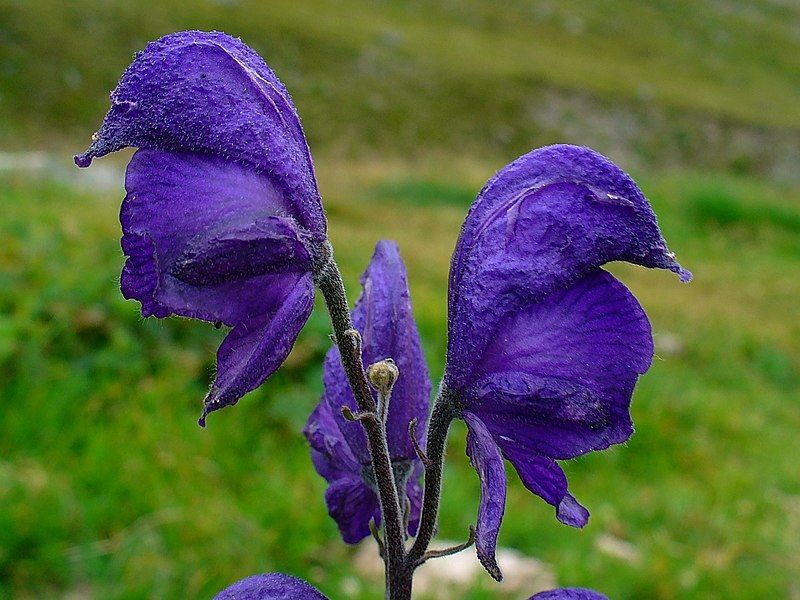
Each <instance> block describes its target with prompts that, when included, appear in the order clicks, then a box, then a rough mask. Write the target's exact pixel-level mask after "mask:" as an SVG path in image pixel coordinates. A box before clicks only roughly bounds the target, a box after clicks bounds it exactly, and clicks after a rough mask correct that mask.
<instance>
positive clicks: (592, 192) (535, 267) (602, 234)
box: [445, 146, 690, 390]
mask: <svg viewBox="0 0 800 600" xmlns="http://www.w3.org/2000/svg"><path fill="white" fill-rule="evenodd" d="M615 260H622V261H628V262H632V263H635V264H639V265H643V266H645V267H656V268H663V269H669V270H671V271H675V272H676V273H678V274H679V275H680V277H681V279H683V280H688V279H689V277H690V273H688V271H685V270H683V269H682V268H681V267H680V265H679V264H678V263H677V262H676V261H675V257H674V255H673V254H672V253H670V252H669V251H668V250H667V246H666V242H665V241H664V239H663V237H662V236H661V233H660V231H659V228H658V223H657V221H656V217H655V215H654V214H653V211H652V209H651V207H650V205H649V203H648V202H647V199H646V198H645V197H644V195H643V194H642V192H641V191H640V190H639V188H638V187H637V186H636V184H635V183H634V182H633V180H632V179H631V178H630V177H628V175H626V174H625V173H624V172H623V171H621V170H620V169H619V168H618V167H617V166H616V165H614V164H613V163H611V162H610V161H609V160H608V159H606V158H605V157H603V156H601V155H600V154H598V153H596V152H594V151H592V150H589V149H588V148H580V147H577V146H548V147H546V148H541V149H538V150H535V151H533V152H530V153H529V154H526V155H525V156H523V157H521V158H519V159H518V160H516V161H515V162H513V163H511V164H510V165H508V166H507V167H505V168H504V169H502V170H501V171H500V172H499V173H498V174H497V175H495V177H493V178H492V179H491V180H490V181H489V182H488V183H487V185H486V186H485V187H484V188H483V190H482V191H481V193H480V194H479V196H478V198H477V200H476V201H475V203H474V204H473V205H472V208H471V209H470V212H469V214H468V216H467V219H466V221H465V223H464V226H463V228H462V230H461V235H460V237H459V240H458V244H457V246H456V250H455V253H454V254H453V260H452V265H451V270H450V285H449V325H448V329H449V338H448V355H447V371H446V375H445V377H446V383H447V385H448V387H450V388H451V389H454V390H458V389H460V388H461V387H463V386H464V384H465V378H467V377H468V375H469V371H470V369H471V367H472V365H473V362H474V359H475V357H478V356H482V355H483V352H484V348H485V346H486V344H487V343H488V342H489V340H491V338H492V336H493V335H495V332H496V330H497V325H498V323H499V322H500V321H501V320H502V319H504V318H506V317H507V316H508V315H509V314H512V313H514V312H515V311H517V310H519V309H520V308H521V307H524V306H526V305H528V304H529V303H531V302H536V301H538V300H540V299H541V298H543V297H544V296H546V295H548V294H550V293H552V292H553V291H556V290H559V289H566V288H568V287H569V286H570V285H572V283H573V282H575V281H577V280H578V279H580V278H582V277H584V276H586V274H587V273H589V272H590V271H592V270H593V269H596V268H597V267H599V266H601V265H602V264H604V263H606V262H609V261H615Z"/></svg>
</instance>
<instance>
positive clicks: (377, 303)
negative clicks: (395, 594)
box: [304, 241, 431, 544]
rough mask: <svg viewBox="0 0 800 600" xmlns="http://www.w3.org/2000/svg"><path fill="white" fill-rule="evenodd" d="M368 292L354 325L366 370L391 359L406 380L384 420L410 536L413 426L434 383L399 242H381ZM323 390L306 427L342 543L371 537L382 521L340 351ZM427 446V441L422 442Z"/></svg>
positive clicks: (332, 354) (331, 359) (330, 362)
mask: <svg viewBox="0 0 800 600" xmlns="http://www.w3.org/2000/svg"><path fill="white" fill-rule="evenodd" d="M361 285H362V286H363V291H362V294H361V297H360V298H359V299H358V301H357V302H356V305H355V308H354V309H353V324H354V326H355V328H356V329H357V330H358V331H359V332H360V333H361V338H362V358H363V361H364V364H365V365H370V364H373V363H375V362H377V361H380V360H383V359H386V358H392V359H393V360H394V361H395V363H396V365H397V367H398V369H399V371H400V376H399V378H398V380H397V382H396V383H395V385H394V388H393V390H392V394H391V401H390V403H389V411H388V417H387V420H386V430H387V438H388V443H389V454H390V457H391V459H392V464H393V466H394V470H395V478H396V480H397V482H398V488H399V491H400V493H401V495H402V494H403V491H405V496H406V497H407V498H408V500H409V502H410V515H409V516H410V519H409V533H410V534H412V535H413V534H414V533H415V532H416V529H417V524H418V520H419V510H420V503H421V499H422V489H421V487H420V485H419V476H420V474H421V472H422V464H421V462H420V461H419V459H418V458H417V455H416V453H415V450H414V446H413V444H412V441H411V437H410V436H409V432H408V424H409V422H410V421H411V420H412V419H416V421H417V425H418V427H417V430H418V431H424V430H425V423H426V421H427V418H428V398H429V396H430V391H431V384H430V379H429V376H428V369H427V367H426V365H425V358H424V356H423V353H422V347H421V345H420V340H419V333H418V332H417V327H416V324H415V323H414V316H413V313H412V310H411V299H410V297H409V292H408V282H407V281H406V270H405V267H404V266H403V261H402V259H401V258H400V253H399V250H398V248H397V245H396V244H395V243H394V242H389V241H381V242H379V243H378V245H377V246H376V248H375V253H374V254H373V256H372V261H371V262H370V264H369V267H367V270H366V271H365V272H364V274H363V275H362V276H361ZM323 379H324V384H325V391H324V393H323V395H322V398H321V400H320V402H319V404H318V405H317V407H316V409H315V410H314V412H313V413H312V414H311V417H309V420H308V424H307V425H306V428H305V430H304V433H305V435H306V438H307V439H308V441H309V444H310V445H311V457H312V460H313V462H314V466H315V467H316V469H317V471H318V472H319V474H320V475H322V476H323V477H324V478H325V479H326V480H327V481H328V484H329V485H328V489H327V491H326V493H325V502H326V503H327V505H328V512H329V513H330V515H331V517H333V519H334V520H335V521H336V523H337V525H338V526H339V530H340V531H341V534H342V538H343V539H344V541H345V542H347V543H348V544H355V543H357V542H359V541H360V540H362V539H363V538H364V537H366V536H367V535H369V522H370V519H374V520H375V523H376V524H380V516H381V515H380V507H379V504H378V495H377V492H376V488H375V482H374V475H373V473H372V470H371V469H372V467H371V462H370V455H369V450H368V448H367V440H366V436H365V434H364V431H363V429H362V427H361V425H360V424H359V423H356V422H350V421H347V420H346V419H345V418H344V417H343V415H342V412H341V407H342V406H348V407H350V408H351V409H352V410H353V411H354V412H355V411H357V406H356V402H355V399H354V398H353V393H352V392H351V390H350V387H349V385H348V383H347V378H346V376H345V373H344V369H343V367H342V363H341V359H340V357H339V352H338V350H337V349H336V348H335V347H334V348H331V350H330V351H329V352H328V356H327V357H326V359H325V365H324V375H323ZM420 445H422V446H424V440H423V441H421V442H420Z"/></svg>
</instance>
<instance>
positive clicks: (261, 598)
mask: <svg viewBox="0 0 800 600" xmlns="http://www.w3.org/2000/svg"><path fill="white" fill-rule="evenodd" d="M214 600H327V598H326V597H325V596H323V595H322V593H321V592H320V591H319V590H318V589H316V588H315V587H313V586H311V585H309V584H308V583H306V582H305V581H303V580H302V579H298V578H297V577H290V576H289V575H284V574H283V573H265V574H262V575H251V576H250V577H246V578H245V579H242V580H240V581H237V582H236V583H234V584H233V585H232V586H230V587H227V588H225V589H224V590H222V591H221V592H220V593H218V594H217V595H216V596H214Z"/></svg>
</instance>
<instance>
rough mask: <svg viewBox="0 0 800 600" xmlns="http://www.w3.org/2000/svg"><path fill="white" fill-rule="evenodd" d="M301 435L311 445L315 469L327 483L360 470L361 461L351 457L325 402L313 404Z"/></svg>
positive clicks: (351, 454)
mask: <svg viewBox="0 0 800 600" xmlns="http://www.w3.org/2000/svg"><path fill="white" fill-rule="evenodd" d="M303 435H305V436H306V439H307V440H308V443H309V445H310V446H311V450H312V459H313V460H314V466H315V467H316V469H317V472H318V473H319V474H320V475H322V476H323V477H324V478H325V479H326V480H327V481H328V482H331V481H333V480H334V479H338V478H340V477H344V476H345V475H348V476H349V475H354V474H359V473H360V472H361V464H360V463H359V462H358V460H356V458H355V456H353V452H352V451H351V450H350V446H349V445H348V444H347V442H346V441H345V439H344V436H343V435H342V432H341V430H340V429H339V426H338V425H337V423H336V420H335V419H334V418H333V414H331V409H330V406H329V405H328V403H327V402H324V401H320V402H319V404H317V406H316V408H315V409H314V411H313V412H312V413H311V416H310V417H309V418H308V422H307V423H306V426H305V428H304V429H303ZM317 455H318V456H317Z"/></svg>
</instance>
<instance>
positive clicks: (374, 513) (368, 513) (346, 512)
mask: <svg viewBox="0 0 800 600" xmlns="http://www.w3.org/2000/svg"><path fill="white" fill-rule="evenodd" d="M325 503H326V504H327V505H328V514H329V515H330V516H331V517H332V518H333V520H334V521H336V524H337V525H338V526H339V531H340V532H341V534H342V539H343V540H344V542H345V543H346V544H357V543H358V542H360V541H361V540H363V539H364V538H365V537H367V536H368V535H370V531H369V522H370V519H375V524H376V525H380V523H381V510H380V504H379V501H378V496H377V495H376V494H375V492H374V491H372V489H370V488H369V486H367V484H366V483H365V482H364V480H363V478H362V477H360V476H359V475H354V476H350V477H342V478H341V479H337V480H335V481H333V482H332V483H331V484H330V485H329V486H328V489H327V490H326V491H325Z"/></svg>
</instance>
